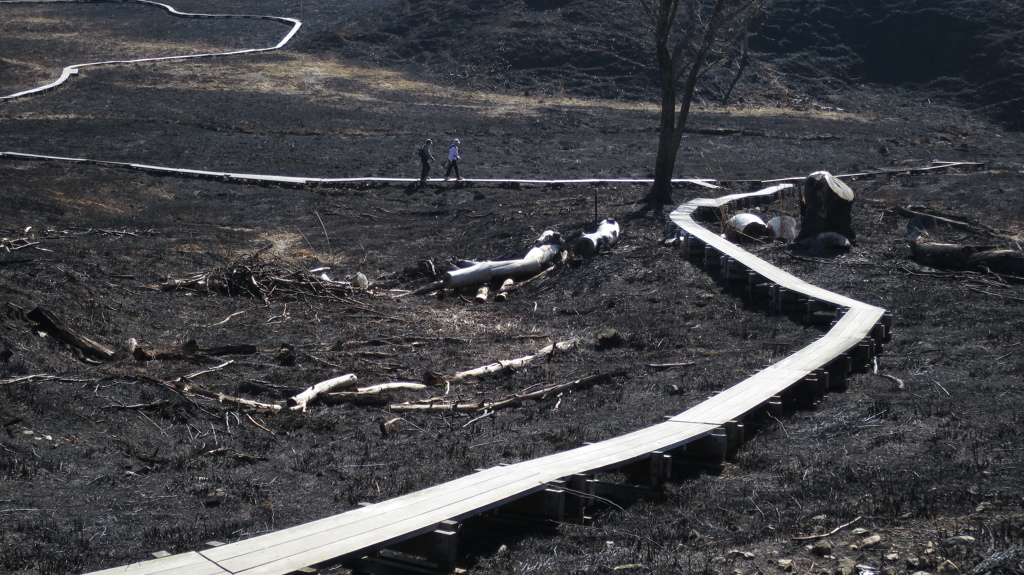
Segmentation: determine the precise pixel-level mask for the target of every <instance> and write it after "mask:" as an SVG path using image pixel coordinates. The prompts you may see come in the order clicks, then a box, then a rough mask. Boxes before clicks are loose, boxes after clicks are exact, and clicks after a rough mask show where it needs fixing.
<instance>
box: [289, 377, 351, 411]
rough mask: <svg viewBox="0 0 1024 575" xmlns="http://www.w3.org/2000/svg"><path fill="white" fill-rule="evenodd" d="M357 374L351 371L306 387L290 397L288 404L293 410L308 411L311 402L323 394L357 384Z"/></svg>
mask: <svg viewBox="0 0 1024 575" xmlns="http://www.w3.org/2000/svg"><path fill="white" fill-rule="evenodd" d="M356 379H357V378H356V374H354V373H349V374H346V375H342V376H340V377H334V378H331V379H328V380H326V381H321V382H320V383H318V384H316V385H314V386H312V387H310V388H309V389H306V390H305V391H303V392H302V393H300V394H298V395H296V396H294V397H290V398H288V406H289V407H291V408H292V409H293V410H302V411H306V408H307V406H308V405H309V402H310V401H312V400H314V399H316V398H317V397H318V396H320V395H321V394H325V393H327V392H330V391H333V390H336V389H344V388H346V387H352V386H353V385H355V384H356Z"/></svg>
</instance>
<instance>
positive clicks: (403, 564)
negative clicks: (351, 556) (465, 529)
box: [346, 521, 460, 575]
mask: <svg viewBox="0 0 1024 575" xmlns="http://www.w3.org/2000/svg"><path fill="white" fill-rule="evenodd" d="M459 528H460V525H459V523H458V522H456V521H442V522H441V524H440V525H438V528H437V529H435V530H434V531H431V532H429V533H425V534H423V535H420V536H418V537H413V538H411V539H406V540H405V541H401V542H398V543H394V544H392V545H389V546H387V547H386V548H384V549H379V550H377V552H376V553H374V554H373V555H370V556H367V557H362V558H360V559H356V560H355V561H353V562H352V564H351V565H346V566H347V567H350V568H351V569H352V573H353V574H366V575H389V574H392V573H424V574H437V575H442V574H448V573H452V572H453V571H455V560H456V558H457V556H458V538H459Z"/></svg>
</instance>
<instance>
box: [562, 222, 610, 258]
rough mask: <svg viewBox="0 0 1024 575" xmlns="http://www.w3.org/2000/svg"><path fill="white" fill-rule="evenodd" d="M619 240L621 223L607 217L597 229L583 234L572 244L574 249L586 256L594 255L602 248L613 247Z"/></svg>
mask: <svg viewBox="0 0 1024 575" xmlns="http://www.w3.org/2000/svg"><path fill="white" fill-rule="evenodd" d="M618 242H619V223H618V222H616V221H615V220H613V219H607V220H604V221H603V222H601V223H600V224H598V226H597V230H595V231H594V232H593V233H590V234H583V235H582V236H580V237H579V239H577V240H576V241H575V242H573V244H572V251H573V252H575V253H577V254H579V255H580V256H583V257H585V258H590V257H594V256H595V255H597V253H598V252H600V251H601V250H602V249H611V248H612V247H614V246H615V244H617V243H618Z"/></svg>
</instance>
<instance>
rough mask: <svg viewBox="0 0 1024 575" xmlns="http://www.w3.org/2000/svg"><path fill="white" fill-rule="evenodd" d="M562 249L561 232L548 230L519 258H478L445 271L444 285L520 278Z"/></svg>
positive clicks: (535, 272) (465, 284)
mask: <svg viewBox="0 0 1024 575" xmlns="http://www.w3.org/2000/svg"><path fill="white" fill-rule="evenodd" d="M561 249H562V236H561V235H560V234H559V233H558V232H556V231H553V230H547V231H546V232H544V233H543V234H541V236H540V237H539V238H537V241H536V242H534V244H533V247H532V248H530V251H528V252H526V255H525V256H523V258H522V259H519V260H499V261H488V262H479V263H476V264H474V265H471V266H469V267H465V268H461V269H457V270H451V271H449V272H447V273H445V274H444V279H443V280H442V281H443V282H444V287H445V288H447V289H454V288H460V287H466V286H471V285H479V284H482V283H484V282H489V281H491V280H492V279H495V278H521V277H530V276H532V275H536V274H538V273H540V272H541V270H543V269H544V267H545V266H546V265H547V263H548V262H550V261H551V260H552V259H554V257H555V255H557V254H558V253H559V252H560V251H561Z"/></svg>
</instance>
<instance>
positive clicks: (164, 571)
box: [91, 552, 230, 575]
mask: <svg viewBox="0 0 1024 575" xmlns="http://www.w3.org/2000/svg"><path fill="white" fill-rule="evenodd" d="M186 574H187V575H220V574H227V575H230V571H227V570H226V569H224V568H222V567H220V566H219V565H217V564H216V563H214V562H212V561H210V560H209V559H207V558H205V557H203V556H202V555H200V554H199V553H196V552H189V553H181V554H178V555H171V556H170V557H163V558H160V559H151V560H149V561H142V562H141V563H132V564H131V565H124V566H121V567H113V568H111V569H104V570H103V571H95V572H93V573H92V574H91V575H186Z"/></svg>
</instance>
